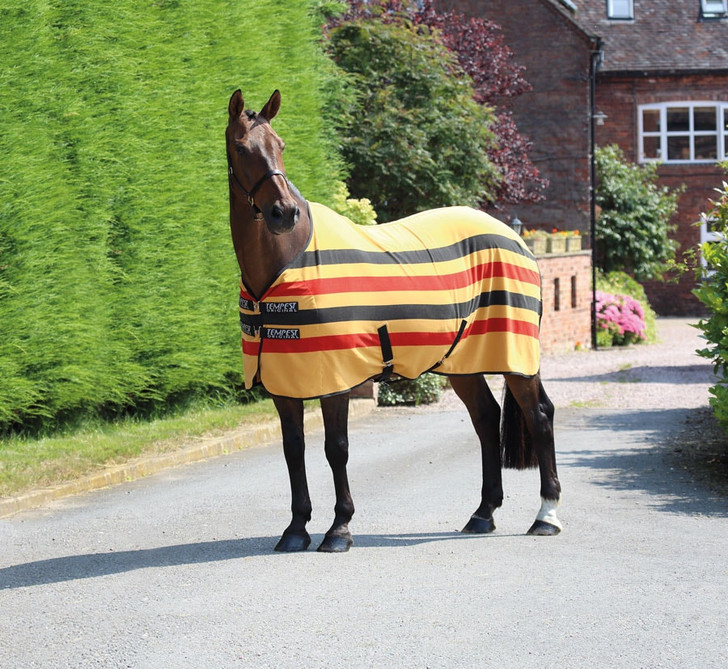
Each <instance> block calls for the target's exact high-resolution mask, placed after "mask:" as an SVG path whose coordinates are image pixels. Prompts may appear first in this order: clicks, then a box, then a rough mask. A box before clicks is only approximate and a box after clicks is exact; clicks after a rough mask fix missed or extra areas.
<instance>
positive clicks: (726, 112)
mask: <svg viewBox="0 0 728 669" xmlns="http://www.w3.org/2000/svg"><path fill="white" fill-rule="evenodd" d="M637 123H638V126H639V160H640V162H649V161H653V160H658V161H660V162H663V163H714V162H717V161H719V160H725V159H726V158H727V157H728V102H665V103H661V104H652V105H642V106H641V107H640V108H639V110H638V118H637Z"/></svg>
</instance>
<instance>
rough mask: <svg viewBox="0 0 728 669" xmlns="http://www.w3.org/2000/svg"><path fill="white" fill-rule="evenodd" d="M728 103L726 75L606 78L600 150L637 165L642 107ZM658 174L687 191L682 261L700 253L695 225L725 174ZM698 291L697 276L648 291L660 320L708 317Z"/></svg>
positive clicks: (679, 233)
mask: <svg viewBox="0 0 728 669" xmlns="http://www.w3.org/2000/svg"><path fill="white" fill-rule="evenodd" d="M725 100H728V76H726V75H719V74H700V75H697V74H693V75H689V76H677V75H676V76H661V77H660V76H652V77H625V76H618V75H614V74H609V73H605V74H603V75H600V76H599V79H598V85H597V100H596V102H597V106H598V108H599V109H600V110H601V111H602V112H604V113H605V114H607V118H606V120H605V123H604V125H603V126H597V128H596V141H597V144H598V145H599V146H606V145H607V144H617V145H618V146H619V147H620V148H621V149H622V150H623V151H624V153H625V156H626V157H627V158H628V159H629V160H632V161H634V162H637V160H638V159H639V156H638V135H637V128H638V125H637V113H638V107H639V105H643V104H649V103H655V102H675V101H725ZM658 174H659V176H660V180H659V183H660V184H661V185H664V186H667V187H668V188H679V187H680V186H682V185H684V186H685V192H684V193H682V194H681V195H680V199H679V203H678V210H677V213H676V215H675V216H674V217H673V219H672V223H673V224H674V225H676V226H677V229H676V231H675V232H674V233H673V235H672V236H673V238H674V239H676V240H677V241H678V242H679V244H680V249H679V250H678V258H680V257H681V255H682V252H683V251H685V250H687V249H694V248H695V247H696V246H697V244H698V243H699V242H700V228H699V227H697V226H695V225H694V224H695V222H696V221H698V220H699V219H700V213H701V212H703V211H705V209H706V207H707V204H708V200H709V199H710V198H711V197H713V188H715V187H716V186H719V185H720V183H721V181H722V179H723V178H725V177H724V175H723V173H722V172H721V170H720V168H718V167H717V166H716V165H710V164H683V165H662V166H661V167H660V168H659V172H658ZM694 287H695V282H694V280H693V276H692V274H685V275H683V276H682V277H681V278H680V280H679V281H677V282H673V281H650V282H647V283H646V284H645V291H646V292H647V297H648V299H649V300H650V304H651V305H652V307H653V308H654V309H655V311H656V312H657V313H658V314H661V315H664V316H673V315H696V314H701V313H703V307H702V305H701V304H700V303H699V302H698V300H697V298H695V297H694V296H693V295H692V293H691V291H692V289H693V288H694Z"/></svg>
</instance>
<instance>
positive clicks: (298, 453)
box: [273, 397, 311, 553]
mask: <svg viewBox="0 0 728 669" xmlns="http://www.w3.org/2000/svg"><path fill="white" fill-rule="evenodd" d="M273 402H274V404H275V405H276V409H277V410H278V415H279V417H280V419H281V431H282V433H283V453H284V455H285V456H286V465H287V467H288V476H289V478H290V481H291V512H292V514H293V518H292V520H291V524H290V525H289V526H288V527H287V528H286V530H285V531H284V532H283V535H282V536H281V538H280V541H279V542H278V544H277V545H276V550H277V551H281V552H284V553H292V552H295V551H305V550H306V549H307V548H308V546H309V544H310V543H311V537H310V536H309V534H308V532H307V531H306V523H307V522H308V521H309V520H311V498H310V496H309V493H308V482H307V481H306V462H305V459H304V451H305V444H304V436H303V402H302V401H301V400H296V399H289V398H285V397H273Z"/></svg>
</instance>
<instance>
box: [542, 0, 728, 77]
mask: <svg viewBox="0 0 728 669" xmlns="http://www.w3.org/2000/svg"><path fill="white" fill-rule="evenodd" d="M549 2H551V4H552V5H554V6H555V7H557V8H558V9H559V11H560V12H561V13H562V14H563V15H564V16H565V17H566V18H568V19H570V20H571V21H574V22H575V23H576V24H577V25H579V26H580V27H581V28H582V29H583V30H584V32H585V33H587V34H589V35H594V36H598V37H600V38H601V39H602V42H603V51H604V61H603V64H602V66H601V68H600V69H601V71H602V72H645V73H655V72H679V71H697V70H716V69H718V70H728V17H727V18H704V17H703V16H702V12H701V1H700V0H634V19H631V20H610V19H609V18H608V17H607V0H549Z"/></svg>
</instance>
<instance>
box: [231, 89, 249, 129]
mask: <svg viewBox="0 0 728 669" xmlns="http://www.w3.org/2000/svg"><path fill="white" fill-rule="evenodd" d="M243 109H245V101H244V100H243V94H242V92H241V91H240V89H239V88H238V90H237V91H235V92H234V93H233V95H232V97H231V98H230V104H229V105H228V113H229V114H230V120H231V121H234V120H235V119H236V118H239V117H240V114H242V113H243Z"/></svg>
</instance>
